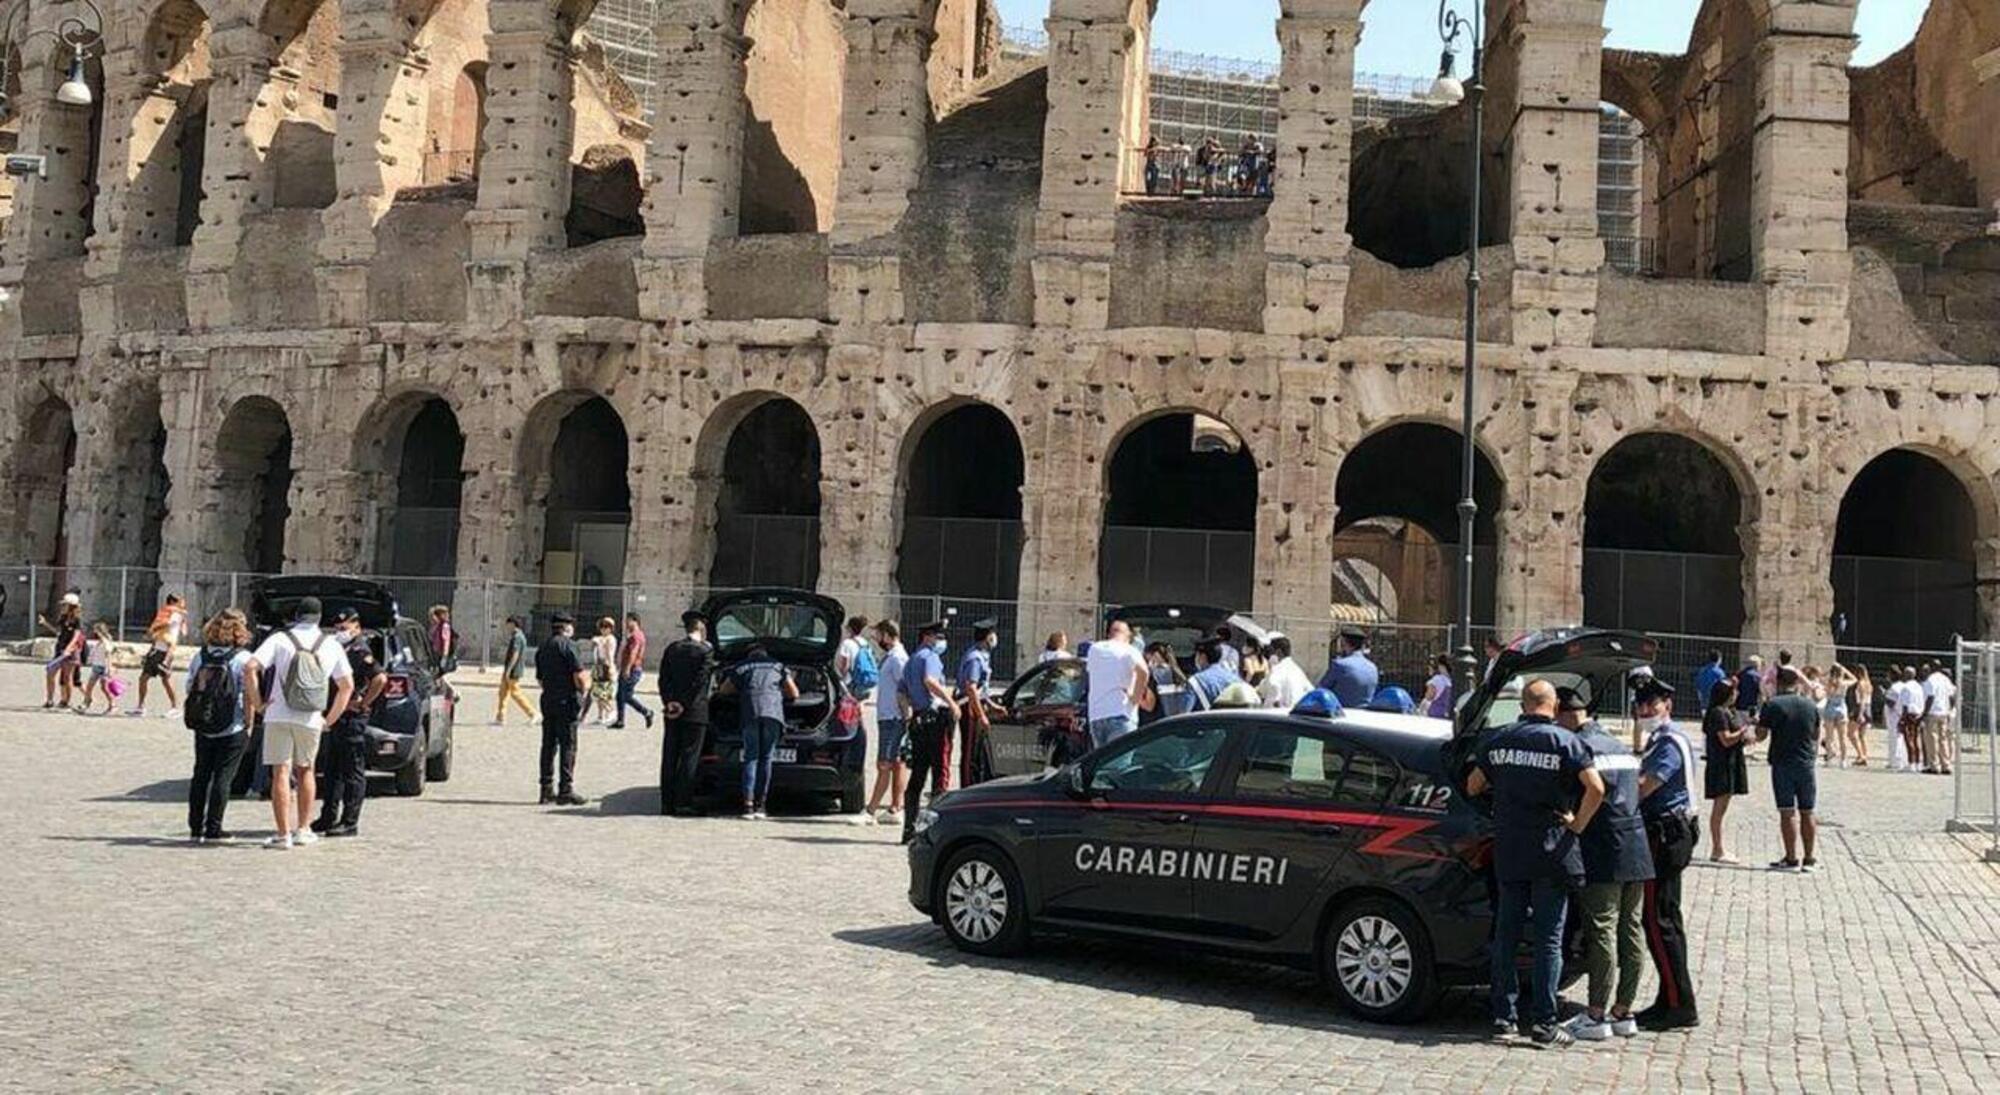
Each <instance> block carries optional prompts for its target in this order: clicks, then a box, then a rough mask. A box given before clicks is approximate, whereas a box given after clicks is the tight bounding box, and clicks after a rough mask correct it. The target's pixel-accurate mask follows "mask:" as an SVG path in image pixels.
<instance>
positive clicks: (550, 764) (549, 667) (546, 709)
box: [535, 612, 590, 806]
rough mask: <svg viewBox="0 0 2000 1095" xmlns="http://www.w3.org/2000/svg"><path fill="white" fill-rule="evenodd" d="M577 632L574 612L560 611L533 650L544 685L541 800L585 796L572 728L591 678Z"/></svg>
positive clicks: (579, 800)
mask: <svg viewBox="0 0 2000 1095" xmlns="http://www.w3.org/2000/svg"><path fill="white" fill-rule="evenodd" d="M575 631H576V617H574V616H572V615H570V614H569V613H567V612H558V613H556V614H555V617H554V619H552V620H551V621H550V632H549V637H548V639H547V640H546V641H544V642H543V643H542V645H541V646H539V647H537V648H536V649H535V682H536V683H537V684H539V685H541V687H542V704H541V706H542V756H541V797H540V799H539V802H540V803H541V804H542V805H547V804H548V803H551V802H553V803H556V804H558V805H561V806H581V805H583V804H584V803H585V802H586V801H588V800H586V799H585V798H584V797H583V796H582V795H579V794H577V793H576V730H577V724H578V723H579V722H582V721H583V697H584V693H585V691H586V690H588V689H589V687H590V678H589V676H588V675H587V674H586V673H585V672H584V670H583V656H582V655H581V654H580V653H578V651H577V647H576V641H575V639H574V638H573V635H574V634H575ZM558 759H560V761H561V767H560V769H558V768H557V767H556V765H557V761H558ZM558 779H560V780H561V782H560V783H558V782H557V780H558Z"/></svg>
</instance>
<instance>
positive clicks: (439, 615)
mask: <svg viewBox="0 0 2000 1095" xmlns="http://www.w3.org/2000/svg"><path fill="white" fill-rule="evenodd" d="M429 638H430V642H431V656H432V657H434V658H436V659H437V665H438V676H439V677H440V678H443V677H444V676H445V675H447V674H450V673H456V672H458V632H457V631H456V630H454V629H453V628H452V626H451V606H449V605H432V606H431V626H430V634H429Z"/></svg>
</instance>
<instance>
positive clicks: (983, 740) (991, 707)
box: [958, 618, 1005, 787]
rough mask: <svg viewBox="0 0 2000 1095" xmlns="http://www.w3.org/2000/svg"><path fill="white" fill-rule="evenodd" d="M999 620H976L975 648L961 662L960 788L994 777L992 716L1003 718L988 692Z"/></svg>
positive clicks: (959, 678) (973, 626)
mask: <svg viewBox="0 0 2000 1095" xmlns="http://www.w3.org/2000/svg"><path fill="white" fill-rule="evenodd" d="M999 626H1000V625H999V621H997V620H993V619H990V618H989V619H984V620H974V621H973V623H972V645H971V646H969V647H966V648H965V655H964V656H963V657H961V658H959V659H958V698H959V703H960V705H961V709H962V710H963V712H964V717H963V718H962V719H960V720H959V726H960V730H959V732H960V734H961V735H962V736H961V739H960V742H959V751H958V758H959V759H958V785H959V786H960V787H971V786H973V785H974V784H979V783H985V782H986V781H987V780H989V779H992V778H993V740H992V737H991V736H990V734H989V733H988V732H989V731H990V730H991V729H992V728H993V722H992V716H993V715H995V714H1001V715H1004V714H1005V712H1004V711H1003V710H1002V709H1001V707H1000V705H999V703H997V702H995V700H994V698H993V697H992V696H990V695H989V694H988V693H989V692H990V691H991V689H992V685H993V648H994V647H995V646H997V645H999V642H1000V636H999V633H998V631H997V628H998V627H999Z"/></svg>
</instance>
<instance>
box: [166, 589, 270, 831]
mask: <svg viewBox="0 0 2000 1095" xmlns="http://www.w3.org/2000/svg"><path fill="white" fill-rule="evenodd" d="M201 639H202V647H201V652H200V653H199V654H197V655H195V658H194V661H193V662H192V663H190V664H189V665H188V672H187V707H186V709H185V714H184V716H183V718H184V719H185V721H186V723H187V728H188V729H189V730H190V731H193V733H194V775H193V777H192V778H191V779H190V780H189V781H188V839H190V840H192V841H194V842H196V843H202V842H205V841H206V842H214V841H223V840H228V839H230V833H229V831H228V830H226V829H224V828H223V827H222V815H223V813H224V811H226V810H227V809H228V808H229V786H230V784H231V783H233V782H234V781H235V779H236V766H237V765H238V764H241V763H242V761H243V753H244V751H245V749H246V748H247V747H248V745H249V742H250V735H249V734H248V733H247V732H245V727H247V726H248V725H249V723H250V718H251V716H253V715H254V714H255V713H256V711H257V708H258V707H259V705H260V703H261V700H260V699H259V696H258V688H259V685H260V683H261V682H259V680H258V678H257V674H255V673H251V672H249V668H250V651H249V650H248V649H246V648H247V647H248V646H249V645H250V626H249V624H248V623H247V622H246V621H245V620H244V618H243V613H241V612H239V611H237V610H236V609H233V608H226V609H223V610H222V611H221V612H219V613H217V614H216V615H215V617H214V618H213V619H211V620H209V621H208V625H207V626H206V627H204V628H202V636H201Z"/></svg>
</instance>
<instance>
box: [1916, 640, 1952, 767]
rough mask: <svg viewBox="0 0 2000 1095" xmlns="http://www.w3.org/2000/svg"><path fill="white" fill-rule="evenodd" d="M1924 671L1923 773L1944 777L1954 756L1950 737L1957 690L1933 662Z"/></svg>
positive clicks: (1949, 678) (1948, 677)
mask: <svg viewBox="0 0 2000 1095" xmlns="http://www.w3.org/2000/svg"><path fill="white" fill-rule="evenodd" d="M1925 668H1927V669H1928V670H1929V672H1928V673H1927V674H1926V675H1925V677H1924V722H1923V736H1924V771H1926V772H1935V773H1937V774H1939V775H1945V776H1948V775H1950V774H1951V764H1952V761H1953V759H1954V758H1955V754H1956V753H1957V752H1958V749H1957V744H1958V743H1957V741H1956V740H1955V735H1954V734H1953V733H1952V726H1953V725H1954V724H1953V718H1954V717H1955V716H1956V715H1957V709H1958V686H1957V685H1955V684H1953V683H1952V682H1951V674H1949V673H1947V672H1945V671H1944V667H1943V666H1941V665H1938V664H1937V663H1935V662H1933V663H1931V664H1930V665H1929V666H1926V667H1925Z"/></svg>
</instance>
